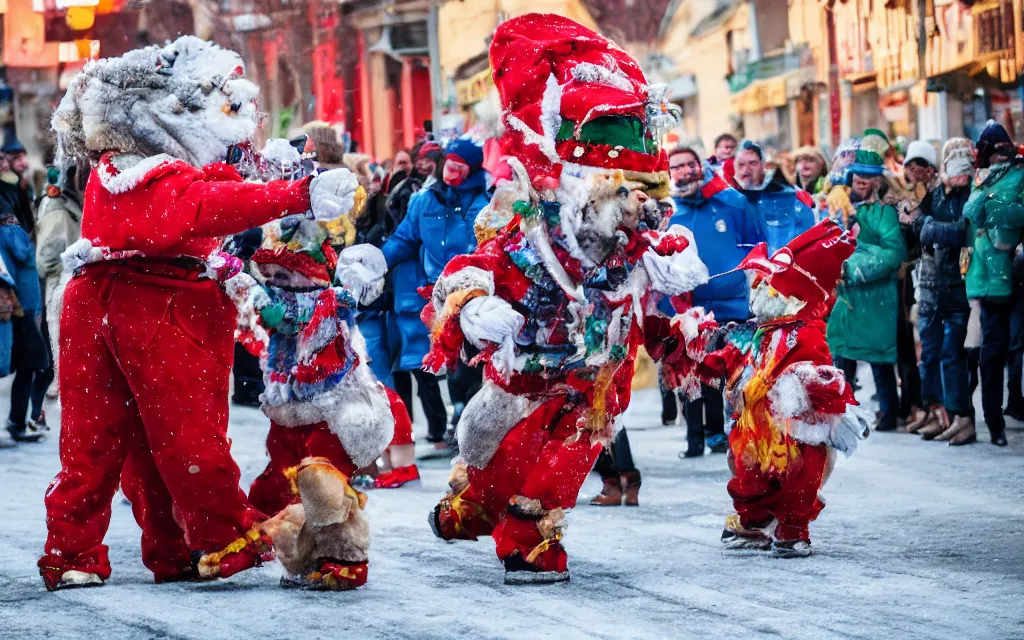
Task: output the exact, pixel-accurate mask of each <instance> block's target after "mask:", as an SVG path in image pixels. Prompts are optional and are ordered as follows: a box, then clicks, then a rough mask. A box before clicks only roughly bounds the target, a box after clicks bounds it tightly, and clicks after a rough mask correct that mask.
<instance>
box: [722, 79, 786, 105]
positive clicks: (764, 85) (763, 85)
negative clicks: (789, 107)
mask: <svg viewBox="0 0 1024 640" xmlns="http://www.w3.org/2000/svg"><path fill="white" fill-rule="evenodd" d="M785 104H786V77H785V76H777V77H775V78H768V79H766V80H755V81H754V82H751V83H750V84H749V85H747V88H746V89H744V90H743V91H741V92H740V93H738V94H736V95H734V96H733V97H732V102H731V104H730V109H729V110H730V112H731V113H756V112H758V111H764V110H766V109H771V108H774V107H781V106H783V105H785Z"/></svg>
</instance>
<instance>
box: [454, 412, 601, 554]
mask: <svg viewBox="0 0 1024 640" xmlns="http://www.w3.org/2000/svg"><path fill="white" fill-rule="evenodd" d="M586 408H587V407H586V406H585V405H583V404H581V403H576V402H574V401H572V400H570V399H569V398H567V397H565V396H560V397H558V398H553V399H551V400H548V401H547V402H545V403H544V404H542V405H541V406H540V407H538V408H537V409H536V410H535V411H534V412H533V413H531V414H529V415H528V416H526V417H525V418H524V419H523V420H521V421H520V422H519V423H518V424H516V426H515V427H513V428H512V429H511V430H510V431H509V432H508V433H507V434H506V435H505V437H504V438H503V439H502V441H501V444H500V445H499V446H498V449H497V451H496V452H495V453H494V456H493V457H492V458H491V460H490V462H488V463H487V465H486V466H485V467H484V468H482V469H477V468H475V467H469V469H468V474H469V488H468V489H467V490H466V491H465V492H464V493H463V494H462V498H463V499H464V500H466V501H467V502H470V503H474V504H476V505H480V506H481V507H482V509H481V510H480V512H479V513H478V520H483V524H481V523H480V522H476V523H472V522H470V523H467V525H468V527H467V528H469V529H471V530H475V531H478V532H480V533H481V535H485V534H486V532H487V529H488V528H489V526H493V531H492V532H491V535H492V536H493V537H494V541H495V551H496V552H497V554H498V557H499V558H501V559H502V560H504V559H506V558H508V557H510V556H513V555H515V554H517V553H518V554H519V555H521V556H523V557H524V558H525V557H526V556H527V555H529V553H530V552H531V550H533V549H535V548H537V547H538V545H540V544H541V543H542V542H543V541H544V536H543V535H541V533H540V530H539V529H538V527H537V525H536V523H535V522H533V521H530V520H524V519H522V518H519V517H514V516H513V515H511V514H509V513H508V512H507V508H508V506H509V501H510V500H511V499H512V498H513V497H514V496H515V497H518V496H522V497H524V498H527V499H531V500H538V501H539V502H540V505H541V507H542V508H543V509H544V510H548V511H550V510H552V509H569V508H572V507H574V506H575V505H576V497H577V496H578V495H579V492H580V487H582V486H583V481H584V480H586V478H587V474H589V473H590V470H591V469H592V468H593V466H594V463H595V462H596V461H597V456H598V454H600V452H601V449H602V445H601V444H600V443H599V442H597V441H596V440H594V439H593V434H592V433H591V432H590V431H588V430H586V429H584V430H582V431H581V430H580V429H579V427H578V421H579V419H580V418H581V417H582V416H584V415H585V411H586ZM488 525H489V526H488ZM553 551H555V553H553V554H546V553H545V554H541V556H540V557H538V558H537V562H536V564H538V565H541V566H542V568H543V569H544V570H552V571H564V570H565V554H564V552H561V550H560V549H557V550H555V549H553Z"/></svg>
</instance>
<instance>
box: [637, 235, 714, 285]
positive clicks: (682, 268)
mask: <svg viewBox="0 0 1024 640" xmlns="http://www.w3.org/2000/svg"><path fill="white" fill-rule="evenodd" d="M666 235H680V236H683V237H684V238H686V239H687V240H688V241H689V244H688V245H687V246H686V248H685V249H683V250H682V251H678V252H675V253H671V254H669V255H667V256H663V255H660V254H658V253H657V252H656V251H655V250H654V248H652V249H648V250H647V252H646V253H644V268H645V269H646V270H647V274H648V276H650V279H651V286H652V287H653V289H654V290H655V291H658V292H661V293H664V294H667V295H670V296H677V295H679V294H682V293H687V292H689V291H693V290H694V289H696V288H697V287H699V286H700V285H702V284H706V283H707V281H708V279H709V278H710V277H711V274H710V273H709V272H708V268H707V265H705V264H704V263H703V262H702V261H701V259H700V256H698V255H697V242H696V241H695V240H694V238H693V232H692V231H690V230H689V229H687V228H686V227H684V226H682V225H679V224H674V225H672V226H671V227H669V228H668V232H667V233H666ZM663 241H664V237H662V239H661V240H660V241H659V242H658V243H656V244H655V247H657V246H658V244H660V242H663Z"/></svg>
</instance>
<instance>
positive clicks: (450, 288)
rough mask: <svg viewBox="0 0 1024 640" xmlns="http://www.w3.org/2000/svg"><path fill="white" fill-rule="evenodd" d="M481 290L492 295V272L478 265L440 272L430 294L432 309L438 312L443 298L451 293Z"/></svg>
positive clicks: (442, 303)
mask: <svg viewBox="0 0 1024 640" xmlns="http://www.w3.org/2000/svg"><path fill="white" fill-rule="evenodd" d="M474 290H478V291H483V292H484V295H488V296H493V295H494V274H493V273H491V272H490V271H484V270H483V269H481V268H479V267H463V268H462V269H459V270H458V271H455V272H453V273H449V274H446V275H445V274H442V275H441V277H440V278H438V279H437V282H435V283H434V288H433V290H432V291H431V294H430V301H431V303H432V304H433V305H434V310H435V311H438V312H440V311H441V309H442V308H443V307H444V302H445V300H447V299H448V296H450V295H452V294H453V293H459V292H461V291H474Z"/></svg>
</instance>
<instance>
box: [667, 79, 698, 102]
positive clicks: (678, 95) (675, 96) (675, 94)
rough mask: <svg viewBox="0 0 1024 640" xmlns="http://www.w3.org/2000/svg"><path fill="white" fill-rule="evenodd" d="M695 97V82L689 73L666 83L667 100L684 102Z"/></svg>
mask: <svg viewBox="0 0 1024 640" xmlns="http://www.w3.org/2000/svg"><path fill="white" fill-rule="evenodd" d="M695 95H697V80H696V79H695V78H694V77H693V74H691V73H684V74H683V75H681V76H679V77H678V78H676V79H675V80H673V81H672V82H669V83H668V96H667V97H668V99H669V100H686V99H687V98H692V97H693V96H695Z"/></svg>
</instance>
